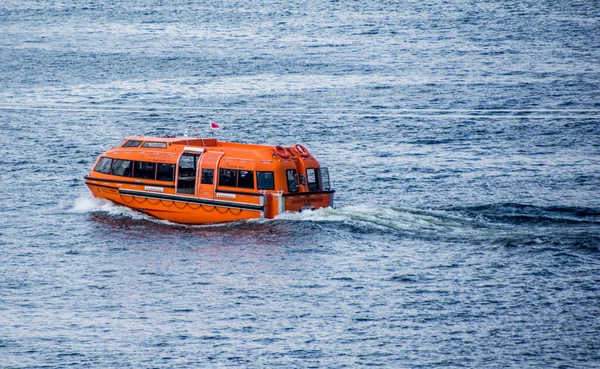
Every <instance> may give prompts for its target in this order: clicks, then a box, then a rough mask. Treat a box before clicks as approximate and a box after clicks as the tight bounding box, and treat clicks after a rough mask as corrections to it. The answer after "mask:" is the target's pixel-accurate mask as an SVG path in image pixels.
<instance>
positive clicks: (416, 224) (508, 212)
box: [70, 194, 600, 250]
mask: <svg viewBox="0 0 600 369" xmlns="http://www.w3.org/2000/svg"><path fill="white" fill-rule="evenodd" d="M70 212H72V213H80V214H95V215H98V214H102V215H103V216H108V217H111V218H114V219H125V220H135V221H142V222H151V223H153V224H155V225H156V224H160V225H162V226H168V227H181V228H183V229H185V228H188V229H198V228H201V229H207V228H209V229H211V228H219V229H221V230H222V229H237V230H239V228H240V227H242V228H244V229H246V228H248V227H250V228H252V229H254V228H256V227H258V228H260V227H264V226H266V227H268V228H269V229H270V231H269V232H271V231H275V232H277V230H280V231H282V232H283V231H284V230H285V232H288V231H292V232H293V231H294V230H298V231H299V232H304V231H305V230H306V227H307V226H315V227H319V228H322V229H327V230H330V231H334V232H335V233H337V234H340V233H341V234H343V235H345V237H348V236H349V237H352V236H353V235H361V234H369V235H374V236H376V235H381V236H392V237H400V238H415V239H422V240H423V239H424V240H441V241H447V242H478V243H485V244H491V245H496V246H506V247H512V246H519V245H536V244H550V245H574V246H577V247H584V248H591V249H594V250H600V237H598V236H596V235H595V233H594V232H590V229H589V228H590V227H593V228H595V227H597V226H599V225H600V216H599V214H600V213H597V212H595V211H593V210H585V211H584V210H582V209H574V210H573V211H570V210H568V209H566V208H556V209H554V208H552V209H546V208H540V207H533V206H520V205H519V206H517V205H515V204H506V205H501V204H500V205H489V206H478V207H466V208H452V209H444V210H434V209H426V210H424V209H411V208H400V207H392V206H383V205H354V206H345V207H341V208H321V209H317V210H313V211H304V212H294V213H292V212H288V213H284V214H282V215H279V216H277V217H276V218H275V219H253V220H243V221H239V222H234V223H214V224H206V225H193V226H191V225H181V224H175V223H171V222H169V221H165V220H160V219H156V218H154V217H151V216H149V215H146V214H143V213H140V212H138V211H135V210H132V209H130V208H127V207H124V206H120V205H116V204H114V203H112V202H110V201H107V200H103V199H97V198H95V197H93V196H92V195H91V194H83V195H81V196H79V197H78V198H77V199H76V200H75V203H74V204H73V207H72V208H71V209H70ZM303 224H304V225H303ZM308 224H310V225H308ZM256 231H259V229H256Z"/></svg>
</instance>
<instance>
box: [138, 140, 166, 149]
mask: <svg viewBox="0 0 600 369" xmlns="http://www.w3.org/2000/svg"><path fill="white" fill-rule="evenodd" d="M142 147H150V148H153V149H166V148H167V143H166V142H152V141H146V142H144V144H143V145H142Z"/></svg>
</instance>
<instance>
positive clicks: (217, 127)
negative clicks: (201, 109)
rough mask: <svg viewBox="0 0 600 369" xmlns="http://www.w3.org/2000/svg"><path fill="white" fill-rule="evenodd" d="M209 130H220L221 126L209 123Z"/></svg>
mask: <svg viewBox="0 0 600 369" xmlns="http://www.w3.org/2000/svg"><path fill="white" fill-rule="evenodd" d="M210 129H221V126H219V125H218V124H217V123H215V122H212V121H211V122H210Z"/></svg>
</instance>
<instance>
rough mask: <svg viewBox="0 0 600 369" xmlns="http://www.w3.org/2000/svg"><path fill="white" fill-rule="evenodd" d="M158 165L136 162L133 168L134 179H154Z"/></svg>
mask: <svg viewBox="0 0 600 369" xmlns="http://www.w3.org/2000/svg"><path fill="white" fill-rule="evenodd" d="M155 172H156V163H148V162H144V161H136V162H135V165H134V167H133V177H134V178H142V179H154V177H155V175H156V173H155Z"/></svg>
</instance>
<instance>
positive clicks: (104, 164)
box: [94, 157, 112, 174]
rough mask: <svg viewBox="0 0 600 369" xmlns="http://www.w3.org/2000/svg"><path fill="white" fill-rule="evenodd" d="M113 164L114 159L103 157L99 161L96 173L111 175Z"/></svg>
mask: <svg viewBox="0 0 600 369" xmlns="http://www.w3.org/2000/svg"><path fill="white" fill-rule="evenodd" d="M111 164H112V159H111V158H107V157H102V158H101V159H100V160H98V164H96V168H94V171H96V172H99V173H104V174H110V165H111Z"/></svg>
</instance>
